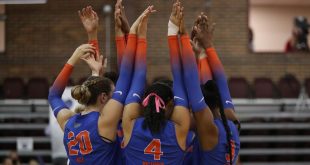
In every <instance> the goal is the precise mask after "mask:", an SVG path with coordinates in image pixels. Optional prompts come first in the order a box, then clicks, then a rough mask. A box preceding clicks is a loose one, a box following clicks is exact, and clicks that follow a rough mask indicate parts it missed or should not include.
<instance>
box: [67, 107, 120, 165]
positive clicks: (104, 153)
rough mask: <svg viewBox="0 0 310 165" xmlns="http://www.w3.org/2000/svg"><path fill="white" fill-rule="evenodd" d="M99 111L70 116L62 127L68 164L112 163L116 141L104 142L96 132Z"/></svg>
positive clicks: (107, 164)
mask: <svg viewBox="0 0 310 165" xmlns="http://www.w3.org/2000/svg"><path fill="white" fill-rule="evenodd" d="M99 116H100V113H99V112H90V113H89V114H86V115H81V114H76V115H74V116H73V117H71V118H70V119H69V120H68V122H67V124H66V126H65V129H64V145H65V148H66V151H67V155H68V158H69V160H70V165H81V164H83V165H96V164H105V165H110V164H114V161H115V157H116V154H117V143H116V142H111V143H109V142H106V141H104V140H103V139H102V137H101V136H100V135H99V132H98V118H99Z"/></svg>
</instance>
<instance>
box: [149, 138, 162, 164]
mask: <svg viewBox="0 0 310 165" xmlns="http://www.w3.org/2000/svg"><path fill="white" fill-rule="evenodd" d="M144 154H152V155H154V160H160V156H161V155H163V154H164V153H163V152H162V151H161V143H160V139H153V140H152V141H151V143H149V145H147V147H146V148H145V149H144Z"/></svg>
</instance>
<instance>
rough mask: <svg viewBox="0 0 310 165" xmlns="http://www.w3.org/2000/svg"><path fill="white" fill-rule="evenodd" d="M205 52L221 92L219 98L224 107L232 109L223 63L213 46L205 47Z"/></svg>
mask: <svg viewBox="0 0 310 165" xmlns="http://www.w3.org/2000/svg"><path fill="white" fill-rule="evenodd" d="M206 53H207V55H208V62H209V65H210V68H211V70H212V74H213V78H214V80H215V82H216V84H217V86H218V88H219V91H220V94H221V100H222V104H223V106H224V109H229V108H231V109H234V105H233V103H232V99H231V96H230V92H229V88H228V83H227V78H226V75H225V71H224V67H223V64H222V63H221V61H220V59H219V58H218V55H217V53H216V51H215V49H214V48H208V49H206Z"/></svg>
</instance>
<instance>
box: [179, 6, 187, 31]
mask: <svg viewBox="0 0 310 165" xmlns="http://www.w3.org/2000/svg"><path fill="white" fill-rule="evenodd" d="M177 15H178V18H179V19H180V27H179V28H180V34H181V35H183V34H186V33H187V32H186V29H185V25H184V7H183V6H180V7H179V8H178V9H177Z"/></svg>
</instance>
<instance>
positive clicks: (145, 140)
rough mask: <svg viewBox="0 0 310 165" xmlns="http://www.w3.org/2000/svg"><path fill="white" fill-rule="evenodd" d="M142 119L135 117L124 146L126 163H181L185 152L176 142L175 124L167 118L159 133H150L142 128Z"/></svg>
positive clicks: (157, 164)
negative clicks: (128, 138)
mask: <svg viewBox="0 0 310 165" xmlns="http://www.w3.org/2000/svg"><path fill="white" fill-rule="evenodd" d="M143 121H144V118H138V119H136V121H135V124H134V128H133V130H132V134H131V138H130V140H129V143H128V144H127V146H126V147H125V148H124V154H125V158H126V164H133V165H135V164H143V165H164V164H165V165H166V164H167V165H168V164H177V165H179V164H182V162H183V159H184V154H185V152H184V151H183V150H182V149H181V148H180V146H179V144H178V142H177V137H176V133H175V124H174V123H173V122H171V121H169V120H168V121H167V122H166V125H165V127H164V128H163V129H162V131H161V132H160V133H158V134H153V135H152V133H151V131H150V130H149V129H143Z"/></svg>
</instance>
